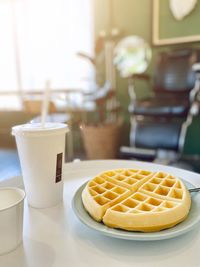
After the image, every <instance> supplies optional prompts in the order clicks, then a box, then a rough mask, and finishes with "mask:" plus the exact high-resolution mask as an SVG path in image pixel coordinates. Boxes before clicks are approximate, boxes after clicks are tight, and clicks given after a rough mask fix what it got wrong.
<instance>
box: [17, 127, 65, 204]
mask: <svg viewBox="0 0 200 267" xmlns="http://www.w3.org/2000/svg"><path fill="white" fill-rule="evenodd" d="M67 131H68V127H67V125H66V124H63V123H46V124H45V127H44V128H42V127H41V124H40V123H34V124H24V125H18V126H14V127H13V128H12V134H13V135H15V138H16V143H17V149H18V154H19V158H20V164H21V169H22V175H23V181H24V186H25V191H26V195H27V200H28V203H29V205H30V206H32V207H35V208H48V207H52V206H54V205H56V204H58V203H59V202H61V201H62V199H63V180H62V170H63V162H64V157H65V135H66V132H67Z"/></svg>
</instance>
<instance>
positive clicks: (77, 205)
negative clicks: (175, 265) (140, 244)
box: [72, 181, 200, 241]
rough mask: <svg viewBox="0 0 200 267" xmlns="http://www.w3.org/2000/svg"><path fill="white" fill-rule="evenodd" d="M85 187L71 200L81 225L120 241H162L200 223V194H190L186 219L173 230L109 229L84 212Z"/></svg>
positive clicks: (189, 186) (185, 231)
mask: <svg viewBox="0 0 200 267" xmlns="http://www.w3.org/2000/svg"><path fill="white" fill-rule="evenodd" d="M183 182H184V183H185V185H186V186H187V187H188V188H194V186H193V185H192V184H191V183H188V182H186V181H183ZM85 185H86V183H84V184H83V185H82V186H81V187H80V188H79V189H78V190H77V191H76V193H75V195H74V197H73V200H72V207H73V210H74V212H75V214H76V215H77V217H78V218H79V219H80V221H81V222H82V223H84V224H85V225H86V226H88V227H90V228H91V229H93V230H96V231H98V232H99V233H101V234H103V235H107V236H110V237H115V238H120V239H128V240H138V241H152V240H163V239H169V238H173V237H176V236H179V235H182V234H185V233H187V232H188V231H190V230H192V229H193V228H194V227H195V226H197V225H198V223H199V221H200V212H199V211H200V193H192V206H191V209H190V212H189V215H188V217H187V219H186V220H184V221H183V222H182V223H180V224H178V225H176V226H175V227H173V228H170V229H166V230H163V231H160V232H154V233H140V232H128V231H124V230H119V229H113V228H109V227H107V226H106V225H104V224H103V223H99V222H96V221H95V220H93V219H92V218H91V217H90V215H89V214H88V213H87V211H86V210H85V208H84V206H83V203H82V200H81V194H82V191H83V189H84V187H85Z"/></svg>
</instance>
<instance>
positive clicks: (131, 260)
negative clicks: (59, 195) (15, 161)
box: [0, 160, 200, 267]
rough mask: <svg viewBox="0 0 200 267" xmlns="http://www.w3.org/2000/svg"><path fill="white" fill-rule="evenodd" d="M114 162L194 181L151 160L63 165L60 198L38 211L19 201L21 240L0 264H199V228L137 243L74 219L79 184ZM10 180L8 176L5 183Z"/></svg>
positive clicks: (27, 266) (8, 266)
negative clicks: (72, 203)
mask: <svg viewBox="0 0 200 267" xmlns="http://www.w3.org/2000/svg"><path fill="white" fill-rule="evenodd" d="M120 167H127V168H128V167H132V168H134V167H141V168H145V169H150V170H155V169H156V170H158V168H159V169H162V170H164V171H167V172H170V173H172V174H174V175H177V176H180V177H182V178H184V179H185V180H187V181H189V182H191V183H193V184H194V185H196V186H198V185H200V175H199V174H195V173H192V172H189V171H184V170H180V169H176V168H171V167H167V166H162V167H161V166H160V165H154V164H151V163H140V162H133V161H117V160H115V161H114V160H111V161H86V162H78V163H69V164H66V165H65V168H64V173H65V174H64V176H65V187H64V202H63V203H62V204H60V205H58V206H56V207H53V208H50V209H41V210H39V209H34V208H30V207H28V205H27V203H25V213H24V242H23V245H21V246H19V247H18V248H17V249H16V250H15V251H13V252H11V253H9V254H7V255H3V256H0V267H11V266H12V267H62V266H63V267H64V266H66V267H79V266H81V267H82V266H87V267H88V266H95V267H98V266H99V267H102V266H105V267H106V266H109V267H112V266H113V267H127V266H134V267H137V266H144V267H151V266H153V267H156V266H159V267H161V266H162V267H165V266H167V267H169V266H170V267H178V266H184V267H187V266H188V267H193V266H195V267H196V266H200V231H199V230H200V227H199V228H196V229H195V230H193V231H191V232H189V233H187V234H185V235H182V236H180V237H177V238H174V239H169V240H163V241H154V242H153V241H149V242H141V241H127V240H120V239H114V238H110V237H106V236H103V235H101V234H99V233H98V232H95V231H94V230H92V229H89V228H87V227H86V226H85V225H83V224H82V223H81V222H80V221H79V220H78V219H77V217H76V215H75V214H74V212H73V210H72V207H71V200H72V197H73V195H74V193H75V191H76V190H77V189H78V188H79V186H80V185H81V184H82V183H83V182H84V181H86V180H88V179H89V178H90V177H92V176H93V175H95V174H96V173H98V172H100V171H103V170H106V169H112V168H120ZM13 182H15V181H14V180H10V183H11V184H10V185H12V183H13ZM6 185H8V182H7V184H6ZM0 186H3V184H2V183H1V184H0ZM199 212H200V211H199ZM0 242H1V240H0Z"/></svg>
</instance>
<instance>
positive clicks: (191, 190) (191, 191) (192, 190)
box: [188, 187, 200, 193]
mask: <svg viewBox="0 0 200 267" xmlns="http://www.w3.org/2000/svg"><path fill="white" fill-rule="evenodd" d="M188 191H189V192H190V193H193V192H199V191H200V187H196V188H190V189H188Z"/></svg>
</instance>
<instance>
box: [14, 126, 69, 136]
mask: <svg viewBox="0 0 200 267" xmlns="http://www.w3.org/2000/svg"><path fill="white" fill-rule="evenodd" d="M68 131H69V128H68V126H67V124H65V123H56V122H47V123H45V127H42V125H41V123H27V124H21V125H16V126H13V127H12V135H26V136H34V137H36V136H38V137H40V136H43V135H45V136H46V135H55V134H61V133H66V132H68Z"/></svg>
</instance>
